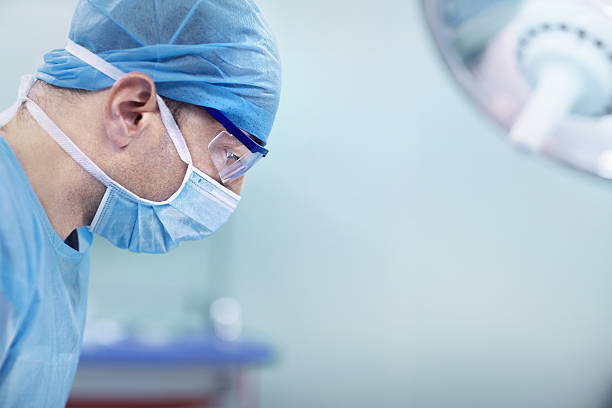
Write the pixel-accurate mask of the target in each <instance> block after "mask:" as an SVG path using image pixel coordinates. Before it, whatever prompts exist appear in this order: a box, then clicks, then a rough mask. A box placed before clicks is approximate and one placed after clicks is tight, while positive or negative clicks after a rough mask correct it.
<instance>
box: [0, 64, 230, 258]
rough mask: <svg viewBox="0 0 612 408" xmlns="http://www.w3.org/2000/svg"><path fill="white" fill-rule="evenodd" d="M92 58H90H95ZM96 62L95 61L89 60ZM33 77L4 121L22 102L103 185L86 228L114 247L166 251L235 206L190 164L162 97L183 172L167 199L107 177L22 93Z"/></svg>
mask: <svg viewBox="0 0 612 408" xmlns="http://www.w3.org/2000/svg"><path fill="white" fill-rule="evenodd" d="M94 62H95V61H94ZM94 66H95V65H94ZM34 82H35V79H34V78H33V77H31V76H26V77H24V78H23V80H22V84H21V86H20V96H19V100H18V102H17V104H16V105H14V106H13V107H12V108H11V109H9V110H8V111H7V112H5V113H3V114H1V115H0V124H1V123H3V122H4V123H8V121H9V120H10V118H11V117H12V116H14V115H15V114H16V112H17V111H18V109H19V106H21V105H22V104H23V103H25V104H26V107H27V109H28V111H29V112H30V114H31V115H32V117H33V118H34V119H35V120H36V122H37V123H38V124H39V125H40V126H41V127H42V128H43V129H44V130H45V131H46V132H47V133H48V134H49V135H50V136H51V137H52V138H53V139H54V140H55V141H56V142H57V143H58V144H59V145H60V146H61V147H62V148H63V149H64V151H66V153H68V154H69V155H70V156H71V157H72V158H73V159H74V160H75V161H76V162H77V163H79V165H81V166H82V167H83V168H84V169H85V170H86V171H87V172H88V173H90V174H91V175H92V176H93V177H95V178H96V179H97V180H98V181H100V182H101V183H102V184H104V185H105V186H106V187H107V189H106V193H105V194H104V198H103V199H102V202H101V203H100V206H99V208H98V211H97V213H96V215H95V217H94V220H93V222H92V225H91V227H90V229H91V231H92V232H94V233H96V234H98V235H101V236H103V237H105V238H106V239H108V240H109V241H110V242H112V243H113V244H114V245H116V246H118V247H119V248H125V249H129V250H130V251H133V252H146V253H165V252H168V251H169V250H171V249H173V248H175V247H176V246H178V244H179V243H180V242H182V241H189V240H198V239H202V238H205V237H207V236H209V235H211V234H213V233H214V232H216V231H217V230H218V229H219V228H220V227H221V226H222V225H223V224H224V223H225V222H226V221H227V220H228V219H229V217H230V216H231V214H232V213H233V212H234V210H235V209H236V207H237V205H238V202H239V201H240V197H239V196H238V195H237V194H235V193H233V192H232V191H230V190H228V189H227V188H225V187H224V186H222V185H220V184H219V183H218V182H217V181H215V180H214V179H213V178H211V177H210V176H208V175H206V174H204V173H203V172H201V171H200V170H198V169H196V168H195V167H194V166H193V163H192V160H191V155H190V153H189V150H188V149H187V145H186V143H185V139H184V137H183V135H182V134H181V132H180V130H179V128H178V126H177V124H176V122H175V121H174V118H173V117H172V114H171V113H170V111H169V110H168V108H167V107H166V105H165V103H164V102H163V100H162V99H161V98H160V97H158V103H159V108H160V112H161V116H162V120H163V122H164V125H165V126H166V129H167V131H168V134H169V135H170V138H171V139H172V142H173V144H174V146H175V147H176V149H177V151H178V153H179V156H180V157H181V159H182V160H183V161H185V163H187V165H188V168H187V173H186V174H185V178H184V179H183V183H182V185H181V187H180V188H179V190H178V191H177V192H176V193H175V194H173V195H172V197H170V198H169V199H168V200H166V201H163V202H153V201H149V200H146V199H143V198H141V197H138V196H137V195H135V194H134V193H132V192H130V191H128V190H127V189H125V188H124V187H122V186H121V185H120V184H119V183H117V182H115V181H114V180H112V179H111V178H110V177H108V176H107V175H106V174H105V173H104V172H103V171H102V170H101V169H100V168H99V167H98V166H97V165H96V164H95V163H94V162H93V161H92V160H90V159H89V158H88V157H87V156H86V155H85V154H84V153H83V152H82V151H81V150H80V149H79V148H78V147H77V146H76V145H75V144H74V143H73V142H72V141H71V140H70V138H69V137H68V136H67V135H66V134H65V133H64V132H63V131H62V130H61V129H60V128H59V127H58V126H57V125H56V124H55V123H54V122H53V121H52V120H51V119H50V118H49V117H48V116H47V114H46V113H45V112H44V111H43V110H42V109H41V108H40V107H39V106H38V105H37V104H36V103H35V102H33V101H32V100H30V99H29V98H28V97H27V95H28V93H29V91H30V89H31V87H32V85H33V84H34Z"/></svg>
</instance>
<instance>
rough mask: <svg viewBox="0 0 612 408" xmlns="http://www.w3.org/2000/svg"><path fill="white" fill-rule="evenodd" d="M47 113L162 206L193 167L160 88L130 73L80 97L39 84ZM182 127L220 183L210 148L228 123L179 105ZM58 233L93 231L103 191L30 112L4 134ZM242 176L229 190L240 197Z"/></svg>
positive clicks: (199, 162)
mask: <svg viewBox="0 0 612 408" xmlns="http://www.w3.org/2000/svg"><path fill="white" fill-rule="evenodd" d="M30 98H31V99H32V100H34V101H35V102H36V103H37V104H38V105H39V106H40V107H41V108H42V109H43V110H44V111H45V112H46V113H47V115H48V116H49V117H50V118H51V119H52V120H53V121H54V122H55V123H56V124H57V125H58V126H59V127H60V129H62V130H63V131H64V133H66V135H68V137H70V139H71V140H72V141H73V142H74V143H75V144H76V145H77V146H78V147H79V148H80V149H81V150H82V151H83V152H84V153H85V154H86V155H87V156H88V157H89V158H90V159H92V161H93V162H94V163H95V164H96V165H98V167H100V168H101V169H102V170H103V171H104V172H105V173H106V174H108V175H109V176H110V177H111V178H112V179H113V180H115V181H117V182H118V183H119V184H121V185H122V186H123V187H125V188H126V189H128V190H130V191H131V192H133V193H135V194H137V195H138V196H140V197H142V198H145V199H148V200H152V201H164V200H166V199H168V198H169V197H170V196H172V194H174V193H175V192H176V191H177V190H178V189H179V188H180V186H181V183H182V181H183V179H184V177H185V172H186V170H187V165H186V164H185V163H183V162H182V161H181V159H180V158H179V155H178V153H177V151H176V149H175V148H174V145H173V144H172V141H171V140H170V137H169V136H168V134H167V132H166V129H165V127H164V125H163V123H162V120H161V115H160V112H159V107H158V104H157V98H156V90H155V84H154V82H153V81H152V80H151V78H150V77H149V76H147V75H145V74H140V73H130V74H127V75H126V76H124V77H123V78H122V79H120V80H119V81H117V82H116V83H115V84H114V85H113V87H112V88H109V89H105V90H102V91H96V92H86V93H74V92H70V91H67V90H61V89H58V88H55V87H51V86H49V85H47V84H45V83H43V82H40V81H39V82H37V84H36V85H35V86H34V87H33V88H32V90H31V92H30ZM178 116H179V117H178V118H177V119H178V120H177V122H178V124H179V127H180V128H181V131H182V133H183V136H184V137H185V140H186V142H187V146H188V148H189V151H190V153H191V156H192V158H193V162H194V165H195V167H197V168H198V169H199V170H201V171H203V172H204V173H206V174H208V175H209V176H211V177H212V178H214V179H216V180H217V181H219V182H220V179H219V175H218V172H217V170H216V168H215V167H214V165H213V163H212V161H211V159H210V156H209V153H208V144H209V143H210V141H211V140H212V139H213V138H214V137H215V136H217V135H218V134H219V133H220V132H221V131H222V130H224V128H223V126H222V125H221V124H220V123H218V122H217V121H216V120H215V119H213V118H212V117H211V116H210V115H209V114H208V113H207V112H206V110H205V109H203V108H201V107H197V106H193V105H189V104H181V108H180V115H178ZM0 132H2V134H3V136H4V138H5V139H6V141H7V143H8V144H9V146H10V147H11V149H12V150H13V152H14V153H15V155H16V156H17V159H18V160H19V162H20V164H21V166H22V167H23V169H24V171H25V173H26V176H27V177H28V179H29V181H30V184H31V185H32V188H33V189H34V192H35V193H36V195H37V196H38V198H39V200H40V202H41V203H42V206H43V208H44V209H45V212H46V213H47V216H48V217H49V220H50V221H51V224H52V225H53V227H54V229H55V231H56V232H57V234H58V235H59V236H60V237H61V238H62V239H66V238H67V237H68V235H70V233H71V232H72V231H73V230H75V229H76V228H79V227H82V226H88V225H90V224H91V222H92V220H93V217H94V215H95V213H96V210H97V209H98V206H99V204H100V201H101V200H102V197H103V195H104V192H105V187H104V186H103V185H102V184H101V183H100V182H99V181H97V180H96V179H95V178H94V177H92V176H91V175H89V173H87V172H86V171H85V170H83V169H82V168H81V167H80V166H79V165H78V164H77V163H76V162H75V161H74V160H73V159H72V158H71V157H70V156H69V155H68V154H66V153H65V152H64V151H63V150H62V149H61V148H60V147H59V145H57V143H56V142H55V141H54V140H53V139H52V138H51V137H50V136H49V135H48V134H47V133H46V132H45V131H44V130H43V129H41V128H40V127H39V126H38V124H37V123H36V122H35V121H34V120H33V119H32V117H31V116H30V114H29V113H28V112H27V110H26V109H24V108H22V109H21V111H20V113H19V114H18V115H17V117H16V118H14V119H13V120H12V121H11V122H10V123H9V124H7V125H6V126H5V127H4V128H2V129H0ZM242 183H243V178H239V179H237V180H235V181H234V182H233V183H232V184H230V185H226V187H227V188H229V189H230V190H232V191H234V192H235V193H237V194H240V192H241V190H242Z"/></svg>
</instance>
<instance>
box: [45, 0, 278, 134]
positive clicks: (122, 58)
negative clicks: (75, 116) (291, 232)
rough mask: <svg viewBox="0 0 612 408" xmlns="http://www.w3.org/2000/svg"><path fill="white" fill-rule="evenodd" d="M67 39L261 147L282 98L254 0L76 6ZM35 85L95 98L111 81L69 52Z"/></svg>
mask: <svg viewBox="0 0 612 408" xmlns="http://www.w3.org/2000/svg"><path fill="white" fill-rule="evenodd" d="M70 39H71V40H72V41H74V42H75V43H77V44H79V45H81V46H83V47H85V48H88V49H89V50H90V51H92V52H94V53H95V54H97V55H98V56H100V57H101V58H103V59H105V60H106V61H108V62H110V63H111V64H113V65H114V66H116V67H117V68H119V69H120V70H122V71H123V72H142V73H145V74H147V75H149V76H150V77H151V78H152V79H153V81H154V82H155V84H156V86H157V92H158V94H159V95H161V96H164V97H167V98H170V99H174V100H177V101H182V102H187V103H191V104H194V105H198V106H203V107H208V108H214V109H217V110H219V111H221V112H223V113H224V114H225V116H227V117H228V118H229V119H230V120H231V121H232V122H233V123H234V124H235V125H236V126H238V127H239V128H241V129H243V130H245V131H247V132H249V133H251V134H252V135H254V136H256V137H257V138H258V139H261V140H262V141H263V142H264V143H266V142H267V140H268V136H269V134H270V131H271V128H272V124H273V122H274V117H275V116H276V111H277V110H278V103H279V97H280V82H281V67H280V60H279V55H278V49H277V46H276V42H275V39H274V36H273V34H272V33H271V31H270V29H269V27H268V25H267V23H266V22H265V20H264V19H263V16H262V15H261V12H260V10H259V8H258V7H257V6H256V5H255V3H253V1H251V0H80V2H79V4H78V6H77V9H76V12H75V15H74V18H73V20H72V28H71V30H70ZM37 76H38V78H39V79H41V80H43V81H45V82H48V83H50V84H52V85H55V86H58V87H62V88H72V89H84V90H100V89H105V88H109V87H111V86H112V85H113V83H114V81H113V80H112V79H111V78H109V77H107V76H106V75H104V74H102V73H100V72H98V71H97V70H96V69H95V68H92V67H90V66H89V65H87V64H86V63H84V62H83V61H81V60H80V59H78V58H76V57H74V56H73V55H72V54H70V53H69V52H67V51H66V50H54V51H51V52H49V53H48V54H47V55H45V64H44V65H43V66H42V67H40V68H39V70H38V75H37Z"/></svg>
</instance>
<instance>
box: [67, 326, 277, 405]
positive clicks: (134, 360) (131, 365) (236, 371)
mask: <svg viewBox="0 0 612 408" xmlns="http://www.w3.org/2000/svg"><path fill="white" fill-rule="evenodd" d="M273 358H274V353H273V350H272V349H271V347H269V346H268V345H266V344H263V343H258V342H251V341H246V340H239V341H236V342H231V343H230V342H224V341H221V340H219V339H217V338H214V337H210V336H190V337H184V338H181V339H177V340H173V341H164V342H161V341H160V342H151V341H147V342H145V341H142V340H137V339H125V340H122V341H120V342H117V343H114V344H111V345H85V346H84V347H83V350H82V352H81V359H80V363H79V368H78V371H77V374H76V378H75V381H74V386H73V388H72V392H71V395H70V399H69V401H68V405H67V407H68V408H84V407H87V408H136V407H147V408H161V407H164V408H204V407H206V408H209V407H210V408H213V407H214V408H221V407H222V408H226V407H227V408H229V407H232V408H247V407H248V408H251V407H257V406H258V402H259V394H258V381H257V380H258V378H257V373H258V371H259V369H260V368H261V366H262V365H265V364H268V363H270V362H271V361H272V360H273Z"/></svg>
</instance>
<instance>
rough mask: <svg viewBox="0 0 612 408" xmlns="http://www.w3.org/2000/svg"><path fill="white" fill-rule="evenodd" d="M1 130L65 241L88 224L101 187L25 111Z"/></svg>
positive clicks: (102, 193) (102, 188)
mask: <svg viewBox="0 0 612 408" xmlns="http://www.w3.org/2000/svg"><path fill="white" fill-rule="evenodd" d="M22 109H23V111H22V113H20V114H19V115H18V117H17V118H14V119H13V120H12V121H11V122H10V123H9V124H7V125H6V126H5V127H4V128H2V129H0V131H1V132H2V134H3V136H4V138H5V139H6V141H7V143H8V144H9V146H10V147H11V149H12V150H13V152H14V153H15V156H17V159H18V160H19V162H20V164H21V166H22V167H23V170H24V171H25V174H26V176H27V178H28V180H29V181H30V184H31V186H32V189H33V190H34V192H35V193H36V195H37V196H38V199H39V200H40V202H41V203H42V206H43V208H44V210H45V212H46V213H47V216H48V217H49V221H50V222H51V225H52V226H53V228H54V229H55V231H56V232H57V234H58V235H59V236H60V238H62V239H63V240H65V239H66V238H67V237H68V236H69V235H70V233H71V232H72V231H74V230H75V229H76V228H79V227H82V226H86V225H90V224H91V221H92V219H93V217H94V214H95V211H96V209H97V207H98V205H99V203H100V201H101V200H102V196H103V195H104V186H103V185H102V184H101V183H99V182H98V181H97V180H95V179H94V178H93V177H92V176H91V175H89V174H88V173H87V172H85V170H83V169H82V168H81V167H80V166H79V165H78V164H77V163H76V162H75V161H74V160H73V159H72V158H71V157H70V156H69V155H68V154H67V153H66V152H64V150H62V149H61V147H60V146H59V145H58V144H57V143H56V142H55V141H54V140H53V139H52V138H51V136H49V135H48V134H47V132H45V131H44V130H43V129H42V128H41V127H40V126H39V125H38V124H37V123H36V122H35V121H34V119H33V118H32V117H31V116H30V114H29V113H28V112H27V110H26V109H25V108H22Z"/></svg>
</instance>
